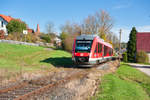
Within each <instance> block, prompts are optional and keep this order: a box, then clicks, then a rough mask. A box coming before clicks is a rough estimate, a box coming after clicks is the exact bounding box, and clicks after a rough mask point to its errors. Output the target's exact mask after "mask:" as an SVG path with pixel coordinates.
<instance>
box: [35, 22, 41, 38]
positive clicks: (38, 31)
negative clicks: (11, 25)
mask: <svg viewBox="0 0 150 100" xmlns="http://www.w3.org/2000/svg"><path fill="white" fill-rule="evenodd" d="M39 34H40V26H39V24H37V28H36V32H35V35H36V36H38V35H39Z"/></svg>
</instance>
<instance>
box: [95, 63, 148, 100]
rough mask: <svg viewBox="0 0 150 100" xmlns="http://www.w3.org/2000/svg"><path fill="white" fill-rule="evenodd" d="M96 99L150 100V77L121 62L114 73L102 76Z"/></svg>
mask: <svg viewBox="0 0 150 100" xmlns="http://www.w3.org/2000/svg"><path fill="white" fill-rule="evenodd" d="M94 99H97V100H150V77H149V76H147V75H145V74H144V73H142V72H140V71H138V70H136V69H135V68H132V67H130V66H128V65H126V64H122V65H121V66H120V67H119V68H118V70H117V72H116V73H115V74H108V75H105V76H104V77H103V78H102V83H101V84H100V88H99V93H98V94H97V95H96V97H94Z"/></svg>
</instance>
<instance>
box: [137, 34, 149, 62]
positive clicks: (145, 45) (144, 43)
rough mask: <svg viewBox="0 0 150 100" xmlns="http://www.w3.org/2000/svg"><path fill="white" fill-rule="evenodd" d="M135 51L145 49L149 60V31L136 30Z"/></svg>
mask: <svg viewBox="0 0 150 100" xmlns="http://www.w3.org/2000/svg"><path fill="white" fill-rule="evenodd" d="M136 49H137V51H141V50H142V51H145V52H146V53H147V54H148V55H149V62H150V32H138V33H137V34H136Z"/></svg>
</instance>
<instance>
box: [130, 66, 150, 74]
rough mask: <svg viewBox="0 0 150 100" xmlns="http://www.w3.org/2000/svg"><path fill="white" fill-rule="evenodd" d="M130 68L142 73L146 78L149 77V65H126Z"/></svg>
mask: <svg viewBox="0 0 150 100" xmlns="http://www.w3.org/2000/svg"><path fill="white" fill-rule="evenodd" d="M128 64H129V65H130V66H133V67H135V68H136V69H138V70H140V71H142V72H144V73H145V74H147V75H148V76H150V65H143V64H135V63H128Z"/></svg>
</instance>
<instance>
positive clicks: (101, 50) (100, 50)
mask: <svg viewBox="0 0 150 100" xmlns="http://www.w3.org/2000/svg"><path fill="white" fill-rule="evenodd" d="M101 52H102V44H100V53H101Z"/></svg>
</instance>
